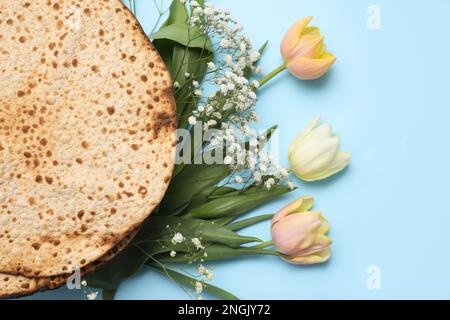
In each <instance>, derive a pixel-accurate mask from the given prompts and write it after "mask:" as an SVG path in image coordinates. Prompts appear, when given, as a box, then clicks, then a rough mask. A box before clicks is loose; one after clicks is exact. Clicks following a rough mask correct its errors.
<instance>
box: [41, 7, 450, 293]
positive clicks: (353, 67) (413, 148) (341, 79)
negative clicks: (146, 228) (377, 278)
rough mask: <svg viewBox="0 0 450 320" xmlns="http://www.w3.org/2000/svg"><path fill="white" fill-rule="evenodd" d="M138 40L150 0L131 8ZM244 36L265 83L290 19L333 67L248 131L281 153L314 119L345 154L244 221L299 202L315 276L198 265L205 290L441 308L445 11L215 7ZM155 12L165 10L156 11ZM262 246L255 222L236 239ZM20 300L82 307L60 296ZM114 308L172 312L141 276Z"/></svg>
mask: <svg viewBox="0 0 450 320" xmlns="http://www.w3.org/2000/svg"><path fill="white" fill-rule="evenodd" d="M137 2H138V16H139V18H140V20H141V21H142V23H143V25H144V27H145V29H146V30H147V31H150V30H151V28H152V26H153V23H154V16H155V9H154V6H153V2H152V1H146V0H137ZM214 3H216V4H218V5H220V6H221V7H224V8H228V9H230V10H231V12H232V13H233V15H234V16H235V17H236V18H237V19H238V20H239V21H240V22H241V23H242V24H243V25H244V26H245V29H246V32H247V33H248V34H249V35H250V37H251V39H253V41H254V44H255V46H259V45H260V44H262V43H263V42H264V41H265V40H269V41H270V45H269V47H268V49H267V54H266V55H265V56H264V59H263V61H262V62H263V66H264V68H265V70H266V71H270V70H271V69H272V68H275V67H277V66H278V65H279V64H280V63H281V58H280V56H279V42H280V40H281V38H282V36H283V34H284V32H285V31H286V29H287V28H288V27H289V26H290V25H291V23H293V22H294V21H296V20H297V19H298V18H300V17H302V16H306V15H313V16H314V17H315V19H314V21H313V22H314V23H313V25H317V26H320V28H321V30H322V33H323V34H324V35H325V36H326V43H327V44H328V47H329V50H330V51H331V52H333V53H334V54H335V55H336V56H337V57H338V61H337V63H336V65H335V66H334V68H333V70H332V72H331V73H329V74H328V75H327V76H326V77H325V78H323V79H321V80H319V81H315V82H308V83H307V82H300V81H298V80H296V79H294V78H293V77H291V76H289V75H288V74H286V73H285V74H283V75H282V76H281V77H279V78H278V81H274V82H273V83H272V84H270V85H268V86H267V88H265V89H264V90H263V92H262V93H261V95H260V101H259V103H258V113H259V115H260V116H261V122H260V123H259V126H260V127H262V128H267V127H270V126H271V125H273V124H279V125H280V131H279V133H280V141H281V151H282V155H283V161H284V164H285V165H287V163H286V157H287V148H288V145H289V143H290V142H291V140H292V139H293V138H294V137H295V135H296V134H297V133H298V132H300V131H301V130H302V129H303V128H304V127H305V125H306V124H307V123H308V122H309V120H310V119H311V118H312V117H313V116H314V115H315V114H317V113H321V114H322V116H323V120H324V121H325V122H328V123H331V124H332V125H333V127H334V129H335V130H336V132H338V133H339V134H340V135H341V137H342V147H343V149H344V150H346V151H349V152H351V153H352V154H353V159H352V163H351V166H350V167H349V168H348V170H346V171H345V172H344V173H342V174H340V175H338V176H336V177H334V178H332V179H330V180H327V181H325V182H319V183H313V184H306V183H301V182H298V184H299V187H300V188H299V190H298V191H297V192H295V193H294V194H292V195H290V196H288V197H285V198H283V199H280V200H279V201H277V202H273V203H271V204H270V205H268V206H265V207H264V208H261V209H259V210H257V211H256V212H254V214H261V213H271V212H274V211H276V210H277V209H278V208H279V207H280V206H282V205H284V204H286V203H287V202H289V201H290V200H293V199H294V198H296V197H298V196H300V195H303V194H311V195H314V196H315V198H316V208H318V209H320V210H323V212H324V213H325V215H326V217H327V218H328V219H329V221H330V223H331V226H332V231H331V237H332V238H333V239H334V241H335V243H334V245H333V257H332V259H331V261H330V262H329V263H327V264H324V265H319V266H313V267H299V266H291V265H289V264H286V263H284V262H282V261H280V260H278V259H276V258H271V257H256V258H248V259H243V260H238V261H231V262H223V263H215V264H212V265H211V264H208V266H213V267H214V271H215V274H216V279H215V281H214V284H216V285H218V286H221V287H223V288H225V289H227V290H229V291H231V292H233V293H235V294H236V295H238V296H239V297H240V298H243V299H318V298H321V299H345V298H352V299H394V298H412V299H417V298H424V299H429V298H430V299H431V298H437V299H440V298H447V299H448V298H450V254H449V244H450V241H449V238H448V228H449V225H450V210H449V208H450V205H449V203H448V201H449V195H450V135H449V133H448V127H449V125H448V123H449V120H450V119H449V117H450V103H449V93H450V90H449V81H448V75H449V74H450V63H449V58H448V52H449V51H450V44H449V41H448V35H449V32H450V19H449V12H450V1H446V0H427V1H408V0H396V1H392V0H371V1H366V0H346V1H337V0H314V1H311V0H277V1H273V0H246V1H242V0H215V1H214ZM166 4H168V2H167V1H166ZM372 4H375V5H378V6H379V7H380V8H381V15H382V28H381V30H369V29H368V28H367V27H366V21H367V18H368V15H367V12H366V10H367V8H368V7H369V6H370V5H372ZM245 233H246V234H251V235H257V236H260V237H262V238H264V239H268V238H270V233H269V223H266V224H261V225H259V226H257V227H254V228H252V229H248V230H245ZM370 265H377V266H379V267H380V268H381V289H380V290H368V289H367V286H366V281H367V277H368V275H367V268H368V266H370ZM34 298H46V299H61V298H73V299H76V298H82V295H81V293H80V292H69V291H67V290H66V289H60V290H58V291H54V292H49V293H45V294H40V295H36V296H34ZM117 298H119V299H185V298H187V295H186V294H185V293H184V292H183V291H182V290H181V289H180V288H179V287H177V286H176V285H175V284H173V283H171V282H170V281H169V280H167V279H166V278H164V277H162V276H160V275H157V274H153V273H151V272H150V271H144V272H141V273H140V274H139V275H138V276H136V277H134V278H132V279H130V280H128V281H126V282H125V283H124V284H123V286H122V287H121V288H120V290H119V292H118V295H117Z"/></svg>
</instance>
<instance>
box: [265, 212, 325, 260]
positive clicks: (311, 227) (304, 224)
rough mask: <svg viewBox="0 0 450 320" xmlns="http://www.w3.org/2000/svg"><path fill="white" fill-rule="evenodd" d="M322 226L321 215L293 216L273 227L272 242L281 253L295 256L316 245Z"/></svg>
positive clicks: (303, 214)
mask: <svg viewBox="0 0 450 320" xmlns="http://www.w3.org/2000/svg"><path fill="white" fill-rule="evenodd" d="M321 226H322V222H321V220H320V213H319V214H315V213H297V214H292V215H289V216H287V217H285V218H283V219H281V220H279V221H278V222H277V223H275V224H274V225H273V226H272V241H273V243H274V245H275V247H276V249H277V250H278V251H279V252H281V253H283V254H287V255H293V254H296V253H298V252H302V251H304V250H307V249H308V248H310V247H311V246H313V245H314V244H315V242H316V238H317V233H318V230H319V229H320V227H321Z"/></svg>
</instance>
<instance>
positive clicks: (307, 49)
mask: <svg viewBox="0 0 450 320" xmlns="http://www.w3.org/2000/svg"><path fill="white" fill-rule="evenodd" d="M323 39H324V38H323V36H321V35H303V36H302V37H301V38H300V41H299V42H298V44H297V45H296V46H295V47H294V48H293V49H292V50H291V52H290V58H291V59H295V57H304V58H319V57H320V56H321V55H322V54H323V51H322V50H323V49H322V48H323Z"/></svg>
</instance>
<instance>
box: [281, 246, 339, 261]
mask: <svg viewBox="0 0 450 320" xmlns="http://www.w3.org/2000/svg"><path fill="white" fill-rule="evenodd" d="M330 257H331V249H330V248H327V249H325V250H322V251H320V252H316V253H315V254H313V255H309V256H306V257H284V258H283V260H285V261H286V262H289V263H292V264H297V265H311V264H317V263H323V262H325V261H327V260H328V259H330Z"/></svg>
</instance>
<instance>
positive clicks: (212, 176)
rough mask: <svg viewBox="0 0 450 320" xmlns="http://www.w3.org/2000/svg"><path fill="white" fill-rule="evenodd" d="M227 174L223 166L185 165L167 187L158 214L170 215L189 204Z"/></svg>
mask: <svg viewBox="0 0 450 320" xmlns="http://www.w3.org/2000/svg"><path fill="white" fill-rule="evenodd" d="M228 174H229V168H228V167H227V166H225V165H205V164H202V165H187V166H186V167H185V169H184V170H183V171H182V172H181V173H179V174H178V175H177V176H176V177H175V178H174V179H173V180H172V183H171V184H170V186H169V190H167V192H166V195H165V197H164V199H163V201H162V203H161V205H160V207H159V210H158V212H159V213H160V214H171V213H172V212H173V211H174V210H177V209H179V208H180V207H182V206H185V205H186V204H189V203H190V202H191V200H192V197H193V196H194V195H196V194H199V193H200V192H201V191H202V190H204V189H207V188H209V187H211V186H215V185H217V184H218V183H220V181H222V180H223V179H224V178H225V177H226V176H227V175H228Z"/></svg>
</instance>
